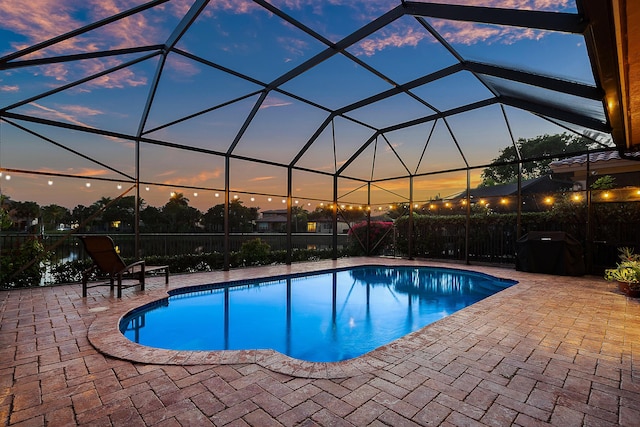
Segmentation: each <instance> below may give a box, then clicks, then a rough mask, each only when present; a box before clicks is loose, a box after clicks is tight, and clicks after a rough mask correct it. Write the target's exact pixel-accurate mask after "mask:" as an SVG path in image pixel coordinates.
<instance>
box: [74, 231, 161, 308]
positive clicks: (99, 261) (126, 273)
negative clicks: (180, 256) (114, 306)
mask: <svg viewBox="0 0 640 427" xmlns="http://www.w3.org/2000/svg"><path fill="white" fill-rule="evenodd" d="M79 237H80V240H82V244H83V245H84V248H85V250H86V251H87V253H88V254H89V256H91V259H92V260H93V265H92V266H91V267H90V268H88V269H86V270H85V271H83V272H82V296H83V297H86V296H87V288H94V287H96V286H105V285H106V284H104V283H103V284H99V285H93V286H87V282H88V281H89V276H90V275H91V272H92V271H93V270H95V269H98V270H99V271H100V272H101V273H102V274H103V275H106V276H108V277H109V284H110V286H111V290H112V291H113V288H114V281H115V280H117V281H118V298H122V288H123V286H122V280H123V279H134V280H137V281H138V283H136V284H133V285H127V286H124V288H130V287H133V286H136V285H138V284H140V290H141V291H144V278H145V274H146V273H149V272H151V271H158V270H164V277H165V283H167V284H168V283H169V266H168V265H157V266H150V265H145V262H144V261H136V262H134V263H133V264H129V265H127V264H125V262H124V261H123V260H122V258H121V257H120V254H118V252H117V251H116V247H115V244H114V243H113V240H112V239H111V237H109V236H79Z"/></svg>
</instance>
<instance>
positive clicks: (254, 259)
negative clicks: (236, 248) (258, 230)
mask: <svg viewBox="0 0 640 427" xmlns="http://www.w3.org/2000/svg"><path fill="white" fill-rule="evenodd" d="M270 254H271V246H269V244H268V243H267V242H263V241H262V239H260V238H259V237H258V238H255V239H252V240H249V241H246V242H244V243H243V244H242V246H241V247H240V259H241V260H242V265H265V264H268V263H269V261H270V256H269V255H270Z"/></svg>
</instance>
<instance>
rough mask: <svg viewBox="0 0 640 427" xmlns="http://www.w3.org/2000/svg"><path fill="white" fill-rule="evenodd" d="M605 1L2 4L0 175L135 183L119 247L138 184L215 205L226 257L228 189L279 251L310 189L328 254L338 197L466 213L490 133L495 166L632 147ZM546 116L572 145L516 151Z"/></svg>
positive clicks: (98, 185) (102, 192)
mask: <svg viewBox="0 0 640 427" xmlns="http://www.w3.org/2000/svg"><path fill="white" fill-rule="evenodd" d="M620 7H622V8H623V9H624V8H625V7H627V5H626V4H625V3H624V2H622V6H621V4H619V3H618V2H610V1H605V0H594V1H580V0H564V1H558V2H546V1H545V2H542V1H535V0H522V1H516V2H513V1H509V2H505V1H501V0H478V1H455V0H451V1H446V0H442V1H432V2H427V1H363V2H357V1H356V2H354V1H345V2H341V1H331V2H316V1H308V2H307V1H299V2H290V1H279V0H272V1H262V0H254V1H237V2H227V1H205V0H196V1H190V0H181V1H176V0H172V1H167V0H157V1H151V2H137V1H117V2H113V3H109V5H106V4H102V3H101V2H95V3H94V2H83V3H76V2H51V3H49V2H45V4H40V3H39V2H38V3H37V4H35V3H34V4H29V5H20V8H17V7H16V6H15V5H13V4H11V2H3V3H1V4H0V10H2V15H3V19H2V20H1V22H0V72H1V74H0V92H1V93H2V97H1V101H0V102H1V104H0V171H1V173H2V179H1V180H0V181H1V183H0V186H1V187H0V191H1V192H2V194H3V195H8V196H9V197H11V198H12V199H14V200H33V201H37V202H38V203H40V204H41V205H46V204H53V203H55V204H59V205H67V206H69V207H73V206H76V205H78V206H86V205H90V204H92V203H93V202H94V201H96V200H98V199H100V198H108V199H110V200H114V199H118V198H121V197H124V196H135V200H136V204H135V206H136V207H137V208H136V209H135V222H134V226H133V227H134V232H135V235H136V240H135V242H136V248H135V253H136V254H139V253H140V248H139V247H138V246H139V245H140V243H139V238H138V236H139V233H140V230H139V224H140V221H139V218H138V216H139V211H140V203H139V201H140V200H144V202H145V203H146V204H147V205H154V206H161V205H162V204H163V203H164V202H165V201H166V200H167V198H168V197H169V195H170V194H175V193H180V194H183V195H184V196H185V197H188V199H189V202H190V203H191V204H192V205H193V206H196V207H198V208H199V209H201V210H203V211H206V209H207V208H209V207H211V206H213V205H217V204H221V203H222V204H224V206H225V209H224V210H223V212H222V213H221V215H222V217H223V228H222V230H221V232H222V236H223V239H224V253H225V256H226V257H227V260H226V261H225V267H226V268H228V266H229V264H228V253H229V251H230V242H229V236H230V233H231V230H230V225H229V224H230V221H231V219H230V217H229V215H230V210H229V205H230V204H231V203H232V202H233V201H234V200H241V201H242V202H243V203H244V204H245V205H246V206H251V207H256V208H259V209H261V210H262V211H264V210H283V211H284V212H285V215H286V230H285V231H286V236H287V251H288V257H287V261H288V262H291V249H292V243H291V242H292V235H293V233H294V227H293V223H294V222H295V218H294V216H295V215H294V214H293V212H295V208H298V207H302V208H305V209H307V210H313V209H314V208H317V207H319V206H322V207H325V206H328V207H329V209H330V210H331V212H332V221H333V227H332V236H333V241H332V246H333V248H334V253H335V250H336V248H337V246H338V243H337V242H338V240H337V239H338V226H337V222H338V220H339V218H340V215H341V213H344V212H346V211H348V210H351V209H355V210H363V211H365V212H366V213H367V217H368V218H370V217H371V216H372V215H374V214H375V213H376V212H378V211H382V210H387V209H391V208H392V207H394V206H397V205H398V204H400V205H402V207H403V209H404V210H403V212H402V215H405V216H406V217H407V218H408V219H409V229H410V230H411V227H412V226H413V225H412V222H411V221H412V219H413V213H414V209H418V208H419V207H421V206H425V205H428V204H429V203H430V202H431V201H433V200H446V199H447V198H448V197H450V196H455V195H460V194H466V196H463V197H462V199H463V201H464V202H465V203H464V204H463V205H461V206H464V208H462V211H461V212H463V213H465V212H466V214H467V215H469V213H470V209H471V205H472V200H471V198H470V189H471V188H475V187H477V186H478V185H479V184H480V183H481V181H482V173H483V170H485V169H486V168H487V167H489V166H490V165H492V162H494V160H495V159H496V158H498V157H499V155H500V153H501V151H502V150H504V149H505V148H506V147H516V150H515V152H516V157H515V158H513V159H510V160H508V161H505V164H506V163H513V164H517V165H523V164H526V163H528V162H533V161H537V160H540V159H541V158H545V159H546V158H549V159H565V158H569V157H574V156H579V155H584V154H589V153H599V152H605V151H617V152H618V153H619V156H620V157H621V158H622V159H626V158H635V157H634V156H632V155H629V152H630V151H632V150H633V148H634V140H633V138H632V134H631V132H630V129H631V122H632V118H633V116H632V115H630V114H629V111H631V110H630V108H631V107H629V105H627V104H628V101H629V100H630V99H631V98H630V97H629V96H628V93H629V90H630V87H629V84H630V83H629V82H630V81H631V80H632V79H629V78H628V73H626V72H623V71H621V68H620V66H619V64H621V63H622V62H624V61H621V59H619V58H626V57H627V56H625V55H627V53H628V50H627V49H628V46H627V45H625V44H624V43H625V40H627V39H626V36H627V34H626V27H625V25H621V24H620V17H621V16H622V17H626V16H627V13H626V9H625V10H623V11H621V10H620ZM629 7H633V6H629ZM620 28H623V29H625V31H622V32H621V30H620ZM621 35H622V36H624V40H621V39H620V37H621ZM627 63H630V62H629V61H627ZM631 63H633V61H631ZM554 134H566V135H569V137H574V136H576V137H580V138H585V139H586V140H587V141H588V144H587V145H588V147H587V148H586V149H584V148H583V149H580V150H575V151H571V152H567V151H564V150H563V151H561V152H544V153H543V154H542V155H541V157H536V158H527V157H524V156H523V155H522V154H521V153H520V151H519V150H518V149H517V147H518V145H517V141H519V140H523V139H524V140H526V139H531V138H536V137H540V136H544V135H554ZM636 142H637V141H636ZM493 165H495V162H494V163H493ZM636 170H637V169H636ZM521 181H522V176H520V175H519V176H518V179H517V185H518V189H520V186H521ZM517 194H518V197H520V190H518V193H517ZM520 200H521V199H519V198H518V199H516V203H517V205H518V209H517V212H518V213H519V212H520V206H521V204H522V203H521V201H520ZM468 228H469V224H467V229H468ZM296 231H297V230H296ZM409 236H410V237H409V243H408V252H407V254H406V255H408V256H409V257H411V256H412V245H413V242H412V237H411V233H409Z"/></svg>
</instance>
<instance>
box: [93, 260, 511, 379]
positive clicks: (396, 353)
mask: <svg viewBox="0 0 640 427" xmlns="http://www.w3.org/2000/svg"><path fill="white" fill-rule="evenodd" d="M403 261H404V262H403ZM360 266H389V267H401V266H408V267H433V268H448V269H457V270H462V271H472V272H475V273H479V274H484V275H487V274H488V273H484V272H483V271H482V268H478V266H466V265H441V264H439V263H425V262H419V263H416V262H407V261H406V260H394V262H380V259H376V262H372V263H367V262H363V263H362V264H360ZM356 267H357V266H356ZM339 269H340V268H326V267H320V266H318V268H317V269H314V268H310V269H307V270H305V273H307V274H311V273H313V274H315V273H322V272H324V271H335V270H339ZM292 274H295V273H292ZM289 275H290V274H280V275H262V276H260V275H259V273H256V277H255V278H254V279H250V278H249V279H246V281H249V280H255V279H271V278H273V277H285V276H289ZM488 275H490V276H492V277H496V278H498V279H503V280H504V279H506V280H512V279H511V278H509V277H501V276H496V275H495V274H488ZM174 277H177V276H174ZM243 281H245V279H239V280H234V279H227V280H218V281H216V280H213V281H212V282H211V283H209V284H207V285H216V284H220V285H223V284H224V283H230V282H231V283H236V282H243ZM198 286H203V285H195V286H193V285H186V286H182V287H176V288H172V289H170V290H168V289H156V290H148V291H143V292H141V293H140V295H138V296H136V297H135V298H131V299H126V300H122V301H119V302H118V304H115V305H113V306H112V308H111V309H109V310H102V309H101V307H95V308H93V309H92V310H91V311H93V312H94V313H95V314H96V318H95V320H94V321H93V322H92V324H91V325H90V326H89V329H88V339H89V342H90V343H91V344H92V345H93V346H94V347H95V348H96V349H97V350H98V351H100V352H101V353H103V354H106V355H108V356H111V357H115V358H118V359H122V360H127V361H131V362H138V363H145V364H158V365H181V366H188V365H230V364H247V363H255V364H257V365H259V366H262V367H264V368H266V369H269V370H271V371H274V372H278V373H282V374H285V375H290V376H294V377H300V378H314V379H315V378H326V379H334V378H347V377H353V376H357V375H361V374H365V373H371V372H374V371H377V370H379V369H382V368H384V367H385V366H387V365H388V364H389V363H391V362H392V361H393V362H395V361H397V359H398V358H402V357H407V356H408V355H410V354H411V352H412V351H414V350H416V349H417V348H419V347H420V346H423V345H429V344H432V343H433V342H435V341H437V340H438V336H439V334H438V333H435V334H430V333H428V331H429V330H432V331H433V330H434V329H437V328H436V326H437V325H438V324H439V323H441V322H444V321H446V320H447V319H450V318H452V317H454V316H456V315H457V314H459V313H463V312H465V311H466V310H469V309H471V308H472V307H475V306H477V305H478V304H481V303H482V302H483V301H487V300H489V299H491V298H492V297H495V296H497V295H500V294H503V293H504V292H507V291H509V290H510V289H513V288H515V287H517V286H518V284H515V285H511V286H510V287H507V288H506V289H504V290H502V291H500V292H498V293H496V294H493V295H491V296H489V297H487V298H484V299H483V300H481V301H479V302H477V303H475V304H472V305H471V306H468V307H465V308H463V309H461V310H458V311H456V312H455V313H453V314H450V315H449V316H447V317H444V318H442V319H440V320H437V321H436V322H433V323H431V324H429V325H426V326H424V327H422V328H420V329H418V330H417V331H414V332H411V333H409V334H407V335H404V336H402V337H400V338H398V339H396V340H394V341H392V342H390V343H388V344H385V345H382V346H380V347H377V348H376V349H374V350H372V351H370V352H368V353H365V354H363V355H361V356H358V357H356V358H353V359H347V360H344V361H340V362H309V361H305V360H300V359H295V358H292V357H290V356H287V355H285V354H282V353H280V352H277V351H275V350H215V351H196V350H188V351H183V350H167V349H159V348H153V347H148V346H144V345H141V344H138V343H135V342H133V341H131V340H129V339H128V338H127V337H125V336H124V334H122V333H121V332H120V323H121V320H122V319H123V318H124V316H126V315H127V314H128V313H130V312H131V311H134V310H135V309H138V308H140V307H142V306H145V305H147V304H152V303H156V302H158V301H161V300H163V299H166V298H168V297H169V296H170V294H175V293H176V292H179V291H180V290H184V289H190V288H194V287H198Z"/></svg>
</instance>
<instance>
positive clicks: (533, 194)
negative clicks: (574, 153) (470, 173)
mask: <svg viewBox="0 0 640 427" xmlns="http://www.w3.org/2000/svg"><path fill="white" fill-rule="evenodd" d="M572 185H573V182H572V181H571V180H568V179H557V178H556V177H555V176H552V175H545V176H541V177H539V178H532V179H524V180H522V182H521V183H520V187H521V190H520V193H521V196H522V210H523V211H529V212H535V211H539V210H544V209H546V207H547V206H546V204H545V201H544V198H545V196H546V195H552V194H554V193H557V192H560V191H566V190H569V189H571V187H572ZM517 196H518V184H517V183H512V184H502V185H492V186H488V187H478V188H472V189H471V190H470V197H471V203H480V204H482V205H485V206H489V207H491V208H492V209H494V210H496V209H497V210H500V208H501V207H502V209H503V210H515V208H514V206H513V203H511V202H512V201H513V200H514V199H515V198H516V197H517ZM466 198H467V192H466V191H464V192H462V193H460V194H458V195H456V196H454V197H453V198H451V199H449V201H450V202H451V203H455V202H462V201H463V200H466ZM507 202H508V203H507Z"/></svg>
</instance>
